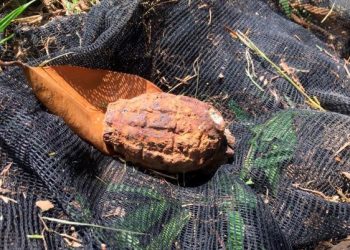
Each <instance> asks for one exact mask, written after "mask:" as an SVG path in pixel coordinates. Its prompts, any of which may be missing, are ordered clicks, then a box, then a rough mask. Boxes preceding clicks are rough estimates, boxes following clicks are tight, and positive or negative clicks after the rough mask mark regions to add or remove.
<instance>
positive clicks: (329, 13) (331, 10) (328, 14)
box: [321, 1, 336, 23]
mask: <svg viewBox="0 0 350 250" xmlns="http://www.w3.org/2000/svg"><path fill="white" fill-rule="evenodd" d="M335 3H336V1H334V3H333V5H332V8H331V9H330V10H329V12H328V13H327V15H326V16H325V17H324V18H323V19H322V21H321V23H323V22H324V21H326V19H327V18H328V17H329V16H330V15H331V14H332V12H333V9H334V6H335Z"/></svg>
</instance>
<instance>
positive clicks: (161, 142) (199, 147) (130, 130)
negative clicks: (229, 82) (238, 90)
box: [103, 93, 234, 173]
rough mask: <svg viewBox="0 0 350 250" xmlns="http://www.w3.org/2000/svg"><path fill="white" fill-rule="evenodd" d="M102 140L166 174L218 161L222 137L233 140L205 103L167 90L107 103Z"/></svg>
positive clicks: (222, 153)
mask: <svg viewBox="0 0 350 250" xmlns="http://www.w3.org/2000/svg"><path fill="white" fill-rule="evenodd" d="M227 136H229V137H230V138H228V137H227ZM103 139H104V141H105V143H106V144H107V145H108V147H109V148H111V149H112V150H113V151H114V152H115V154H116V155H120V156H122V157H124V158H125V159H126V160H127V161H131V162H133V163H136V164H140V165H142V166H144V167H147V168H151V169H157V170H164V171H167V172H171V173H178V172H189V171H194V170H199V169H203V168H205V167H207V166H210V165H212V164H213V163H215V162H218V161H221V160H222V159H223V158H225V157H226V155H227V153H226V152H227V147H228V143H227V142H228V141H230V143H231V144H232V142H233V141H232V140H234V139H233V137H232V136H231V135H228V134H227V130H226V131H225V122H224V119H223V117H222V116H221V114H220V113H219V112H218V111H217V110H216V109H215V108H213V107H212V106H211V105H209V104H207V103H204V102H201V101H199V100H197V99H194V98H191V97H187V96H181V95H180V96H176V95H172V94H168V93H150V94H143V95H140V96H137V97H135V98H132V99H128V100H124V99H120V100H118V101H116V102H114V103H110V104H109V105H108V108H107V112H106V115H105V121H104V134H103Z"/></svg>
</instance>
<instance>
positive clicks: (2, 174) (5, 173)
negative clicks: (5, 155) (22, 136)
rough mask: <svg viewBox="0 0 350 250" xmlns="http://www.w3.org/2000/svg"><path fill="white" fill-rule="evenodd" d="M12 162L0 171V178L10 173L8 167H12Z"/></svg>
mask: <svg viewBox="0 0 350 250" xmlns="http://www.w3.org/2000/svg"><path fill="white" fill-rule="evenodd" d="M12 164H13V162H10V163H9V164H7V165H6V166H5V167H4V169H3V170H2V171H1V173H0V176H6V175H7V174H8V172H9V171H10V167H11V166H12Z"/></svg>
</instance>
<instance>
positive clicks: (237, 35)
mask: <svg viewBox="0 0 350 250" xmlns="http://www.w3.org/2000/svg"><path fill="white" fill-rule="evenodd" d="M226 28H227V29H228V31H229V32H230V35H231V37H232V39H239V41H241V42H242V43H243V44H244V45H245V46H247V47H248V48H249V49H251V50H252V51H254V52H255V53H256V54H257V55H258V56H260V57H261V58H262V59H264V60H265V61H267V62H268V63H269V64H270V65H271V66H272V68H274V69H275V70H276V71H277V73H278V74H279V75H281V76H282V77H283V78H284V79H285V80H287V81H288V82H289V83H290V84H291V85H292V86H293V87H294V88H296V89H297V90H298V91H299V93H300V94H301V95H303V96H304V98H305V99H306V100H305V103H306V104H308V105H309V106H310V107H311V108H314V109H318V110H320V111H326V110H325V109H324V108H322V106H321V104H320V102H319V100H318V99H317V97H315V96H312V97H310V96H309V95H308V94H307V93H306V92H305V91H304V90H303V88H301V86H299V84H298V83H296V82H295V81H294V80H293V79H292V78H291V77H290V76H289V75H288V74H286V73H285V72H284V71H283V70H282V69H281V68H280V67H279V66H278V65H276V64H275V63H274V62H273V61H272V60H271V59H270V58H269V57H267V55H266V54H265V53H264V52H263V51H261V50H260V49H259V48H258V47H257V46H256V45H255V44H254V43H253V42H252V41H251V40H250V39H249V38H248V37H247V36H246V35H245V34H243V33H242V32H241V31H237V32H235V31H233V30H232V29H230V28H228V27H226Z"/></svg>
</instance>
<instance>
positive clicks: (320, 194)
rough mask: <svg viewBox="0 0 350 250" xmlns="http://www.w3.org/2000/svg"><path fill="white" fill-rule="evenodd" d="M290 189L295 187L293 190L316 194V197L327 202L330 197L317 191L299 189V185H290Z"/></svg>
mask: <svg viewBox="0 0 350 250" xmlns="http://www.w3.org/2000/svg"><path fill="white" fill-rule="evenodd" d="M292 187H295V188H297V189H300V190H302V191H305V192H309V193H312V194H316V195H317V196H320V197H321V198H323V199H325V200H329V199H330V197H328V196H327V195H325V194H324V193H322V192H320V191H317V190H312V189H308V188H303V187H300V184H292Z"/></svg>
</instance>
